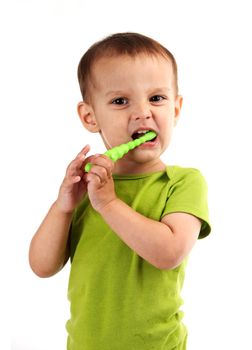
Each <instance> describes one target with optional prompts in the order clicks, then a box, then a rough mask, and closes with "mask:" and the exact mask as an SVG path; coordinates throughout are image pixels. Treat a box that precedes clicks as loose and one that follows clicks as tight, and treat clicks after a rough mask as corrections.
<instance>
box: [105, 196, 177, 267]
mask: <svg viewBox="0 0 252 350" xmlns="http://www.w3.org/2000/svg"><path fill="white" fill-rule="evenodd" d="M100 214H101V215H102V217H103V218H104V220H105V221H106V222H107V224H108V225H109V226H110V227H111V228H112V229H113V231H115V233H116V234H117V235H118V236H119V237H120V238H121V239H122V241H124V242H125V243H126V244H127V245H128V246H129V247H130V248H131V249H132V250H134V251H135V252H136V253H137V254H138V255H139V256H141V257H142V258H144V259H145V260H147V261H148V262H149V263H150V264H152V265H154V266H155V267H157V268H160V269H171V268H173V267H175V266H176V265H177V264H178V263H177V257H178V251H177V250H178V245H177V242H176V237H175V236H174V234H173V233H172V231H171V230H170V229H169V227H168V226H167V225H165V224H163V223H161V222H158V221H155V220H152V219H149V218H147V217H145V216H143V215H141V214H139V213H137V212H136V211H135V210H133V209H132V208H130V207H129V206H128V205H127V204H125V203H124V202H123V201H121V200H120V199H115V200H113V201H111V202H110V203H109V204H107V205H106V206H105V207H104V208H102V209H101V210H100Z"/></svg>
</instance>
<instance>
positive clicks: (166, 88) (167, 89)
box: [105, 86, 172, 96]
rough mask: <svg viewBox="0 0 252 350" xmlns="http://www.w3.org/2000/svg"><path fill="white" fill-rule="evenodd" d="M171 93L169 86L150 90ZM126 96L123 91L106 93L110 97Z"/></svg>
mask: <svg viewBox="0 0 252 350" xmlns="http://www.w3.org/2000/svg"><path fill="white" fill-rule="evenodd" d="M164 90H165V91H171V90H172V89H171V88H169V87H167V86H164V87H157V88H154V89H149V91H153V92H155V93H156V92H158V91H164ZM124 94H125V91H122V90H111V91H108V92H107V93H106V95H105V96H109V95H124Z"/></svg>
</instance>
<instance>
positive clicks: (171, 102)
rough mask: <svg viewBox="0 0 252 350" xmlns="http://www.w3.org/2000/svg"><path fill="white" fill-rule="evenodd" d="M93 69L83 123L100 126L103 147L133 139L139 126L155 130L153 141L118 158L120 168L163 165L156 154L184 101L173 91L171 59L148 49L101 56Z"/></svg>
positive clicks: (161, 149) (162, 147)
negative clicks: (142, 52)
mask: <svg viewBox="0 0 252 350" xmlns="http://www.w3.org/2000/svg"><path fill="white" fill-rule="evenodd" d="M92 73H93V75H92V77H93V84H92V86H91V88H90V95H91V103H90V105H88V108H89V112H90V113H88V117H87V114H86V120H85V121H84V125H85V126H86V127H87V128H88V129H89V130H90V131H99V132H100V134H101V137H102V139H103V141H104V144H105V146H106V147H107V149H109V148H112V147H115V146H118V145H120V144H122V143H127V142H129V141H131V140H132V135H133V134H134V133H136V132H137V131H138V130H154V131H156V133H157V134H158V136H157V138H156V139H155V141H152V142H148V143H145V144H143V145H141V146H139V147H137V148H136V149H134V150H132V151H131V152H129V153H128V154H127V155H126V156H124V157H123V159H121V160H119V161H117V162H116V168H117V169H118V172H119V169H120V172H122V169H123V168H125V169H129V170H131V172H132V169H137V170H136V172H137V171H141V169H148V170H157V165H158V167H160V168H162V170H163V168H164V164H163V163H162V162H161V160H160V158H159V157H160V155H161V154H162V153H163V152H164V151H165V149H166V148H167V147H168V145H169V143H170V140H171V135H172V130H173V127H174V125H175V123H176V121H177V119H178V117H179V112H180V108H181V105H182V97H181V96H177V95H176V93H175V88H174V86H175V85H174V75H173V70H172V65H171V62H170V61H169V60H168V59H165V58H163V57H162V56H157V57H155V56H147V55H141V56H137V57H135V58H132V57H129V56H126V55H125V56H120V57H110V58H102V59H100V60H99V61H98V62H96V64H95V65H94V68H93V71H92ZM84 105H85V104H84ZM79 107H80V106H79ZM84 107H85V106H84ZM86 107H87V106H86ZM86 107H85V108H84V109H85V111H87V109H86ZM79 111H81V107H80V108H79ZM80 114H81V113H80ZM82 117H83V119H84V118H85V117H84V114H82ZM94 125H95V128H94ZM116 168H115V172H116ZM138 169H139V170H138Z"/></svg>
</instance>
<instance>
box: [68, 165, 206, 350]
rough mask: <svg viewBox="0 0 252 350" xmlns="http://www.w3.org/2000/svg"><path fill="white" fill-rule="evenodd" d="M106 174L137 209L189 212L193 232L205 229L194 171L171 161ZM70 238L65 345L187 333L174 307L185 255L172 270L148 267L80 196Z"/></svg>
mask: <svg viewBox="0 0 252 350" xmlns="http://www.w3.org/2000/svg"><path fill="white" fill-rule="evenodd" d="M113 178H114V183H115V190H116V194H117V196H118V197H119V198H120V199H122V200H123V201H124V202H125V203H127V204H128V205H129V206H130V207H132V208H133V209H134V210H136V211H137V212H139V213H141V214H142V215H145V216H146V217H148V218H150V219H153V220H157V221H160V220H161V219H162V217H163V216H164V215H166V214H168V213H172V212H178V211H179V212H186V213H190V214H192V215H195V216H197V217H198V218H200V219H201V220H202V227H201V232H200V236H199V237H200V238H203V237H205V236H207V235H208V234H209V232H210V225H209V219H208V206H207V186H206V183H205V180H204V178H203V176H202V175H201V173H200V172H199V171H198V170H196V169H192V168H181V167H178V166H171V167H167V168H166V171H161V172H157V173H151V174H141V175H129V176H128V175H127V176H118V175H114V176H113ZM129 221H130V217H129ZM142 234H144V232H143V233H142ZM153 234H155V232H153ZM70 238H71V262H72V265H71V273H70V279H69V289H68V297H69V300H70V303H71V318H70V320H69V321H68V322H67V325H66V328H67V331H68V347H67V348H68V350H150V349H154V350H161V349H162V350H163V349H165V350H169V349H177V348H179V344H181V343H183V342H184V339H185V338H186V335H187V331H186V328H185V326H184V325H183V323H182V322H181V319H182V317H183V312H182V311H180V310H179V309H180V306H181V304H182V303H183V301H182V299H181V297H180V292H181V288H182V286H183V281H184V273H185V266H186V259H185V260H184V261H183V262H182V263H181V264H180V265H179V266H178V267H176V268H175V269H172V270H159V269H157V268H156V267H154V266H152V265H151V264H150V263H148V262H147V261H146V260H144V259H143V258H141V257H140V256H138V255H137V253H135V252H134V251H133V250H132V249H130V248H129V247H128V246H127V245H126V244H125V243H124V242H123V241H122V240H121V239H120V238H119V237H118V236H117V235H116V233H115V232H113V231H112V230H111V228H110V227H109V226H108V225H107V224H106V223H105V221H104V220H103V218H102V217H101V215H100V214H99V213H97V212H96V211H95V210H94V209H93V208H92V206H91V205H90V202H89V199H88V197H87V196H86V197H85V198H84V199H83V201H82V202H81V204H80V205H79V206H78V208H77V209H76V211H75V214H74V217H73V221H72V227H71V235H70Z"/></svg>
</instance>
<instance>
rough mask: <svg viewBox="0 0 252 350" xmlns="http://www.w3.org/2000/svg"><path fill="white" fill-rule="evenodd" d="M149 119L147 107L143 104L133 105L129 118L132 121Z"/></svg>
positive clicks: (149, 114)
mask: <svg viewBox="0 0 252 350" xmlns="http://www.w3.org/2000/svg"><path fill="white" fill-rule="evenodd" d="M151 117H152V113H151V110H150V108H149V106H148V105H147V104H145V103H142V104H138V105H135V106H134V108H133V110H132V112H131V118H132V119H133V120H139V119H150V118H151Z"/></svg>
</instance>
